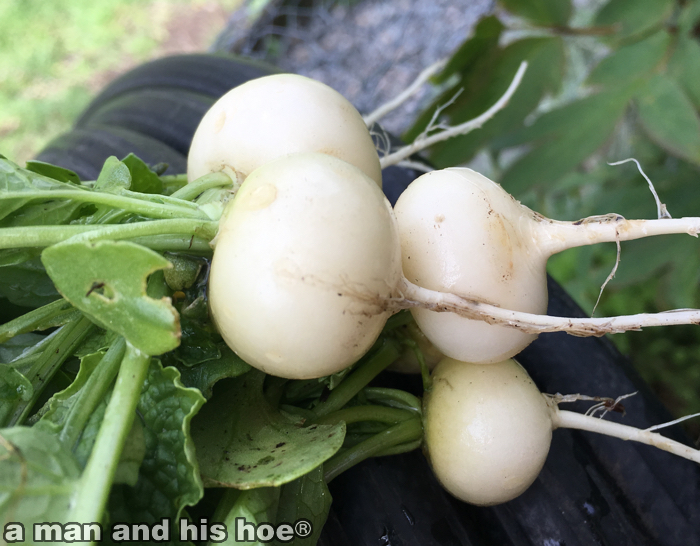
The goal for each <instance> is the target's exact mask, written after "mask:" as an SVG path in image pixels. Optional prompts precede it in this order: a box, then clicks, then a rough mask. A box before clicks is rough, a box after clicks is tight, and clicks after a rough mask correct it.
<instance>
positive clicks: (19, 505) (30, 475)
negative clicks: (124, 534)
mask: <svg viewBox="0 0 700 546" xmlns="http://www.w3.org/2000/svg"><path fill="white" fill-rule="evenodd" d="M79 476H80V469H79V468H78V465H77V463H76V461H75V458H74V457H73V455H72V454H71V453H70V452H68V451H67V450H65V449H64V448H63V446H62V445H61V443H60V442H59V440H58V438H57V437H56V436H55V435H53V434H50V433H48V432H46V431H43V430H40V429H37V428H27V427H12V428H6V429H2V430H0V484H1V485H0V519H2V520H3V521H5V522H7V521H21V522H22V523H23V524H24V525H25V527H26V528H27V529H31V528H32V525H33V524H34V523H38V522H55V521H60V522H65V521H66V516H67V514H68V508H69V506H70V501H71V495H72V493H73V491H74V490H75V486H76V482H77V480H78V478H79Z"/></svg>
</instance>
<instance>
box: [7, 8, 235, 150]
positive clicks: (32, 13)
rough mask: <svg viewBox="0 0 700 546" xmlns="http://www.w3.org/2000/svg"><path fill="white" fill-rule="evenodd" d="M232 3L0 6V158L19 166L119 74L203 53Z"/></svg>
mask: <svg viewBox="0 0 700 546" xmlns="http://www.w3.org/2000/svg"><path fill="white" fill-rule="evenodd" d="M240 2H241V0H170V1H169V2H163V1H161V0H146V1H144V0H100V1H99V2H94V1H91V0H50V1H47V0H2V1H0V153H3V154H4V155H6V156H8V157H12V158H13V160H15V161H16V162H18V163H20V164H24V161H25V160H27V159H29V158H30V157H32V156H33V155H34V154H36V152H37V151H38V150H39V149H40V148H41V147H42V146H43V145H44V144H45V143H46V142H48V141H49V140H51V139H52V138H53V137H55V136H56V135H58V134H60V133H61V132H63V131H66V130H67V129H68V128H69V127H70V124H71V123H72V121H73V120H74V119H75V118H76V117H77V116H78V115H79V114H80V112H81V111H82V110H83V109H84V108H85V106H86V105H87V104H88V102H89V101H90V98H91V97H92V96H93V95H95V94H96V93H97V92H98V91H99V90H100V89H101V88H102V87H103V86H104V85H105V84H106V83H107V82H108V81H110V80H111V79H112V78H113V77H114V76H116V75H117V74H119V73H120V72H124V71H126V70H127V69H128V68H130V67H132V66H135V65H136V64H138V63H140V62H143V61H145V60H148V59H150V58H153V57H154V56H157V55H163V54H164V53H166V52H171V53H174V52H178V51H188V50H192V49H206V47H208V45H209V44H210V42H211V40H213V38H214V36H215V35H216V33H217V32H219V30H220V27H221V26H223V24H224V22H225V20H226V14H227V13H228V12H230V11H232V10H233V9H234V8H235V7H237V6H238V5H239V4H240ZM198 26H199V27H201V28H199V29H198V28H197V27H198ZM202 29H204V30H206V31H203V30H202Z"/></svg>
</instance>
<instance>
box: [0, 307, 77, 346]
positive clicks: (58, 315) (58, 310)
mask: <svg viewBox="0 0 700 546" xmlns="http://www.w3.org/2000/svg"><path fill="white" fill-rule="evenodd" d="M76 313H79V311H76V310H75V309H73V306H72V305H71V304H70V303H68V302H67V301H66V300H64V299H63V298H61V299H60V300H56V301H54V302H52V303H49V304H48V305H44V306H43V307H39V308H38V309H34V310H33V311H29V312H28V313H25V314H24V315H22V316H21V317H17V318H16V319H14V320H11V321H10V322H6V323H5V324H3V325H2V326H0V343H5V342H6V341H7V340H8V339H12V338H13V337H15V336H17V335H19V334H26V333H27V332H34V331H35V330H45V329H46V328H52V327H54V326H60V325H61V324H63V323H64V321H65V320H68V319H70V318H71V317H72V316H73V315H75V314H76Z"/></svg>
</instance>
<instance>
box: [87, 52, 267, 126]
mask: <svg viewBox="0 0 700 546" xmlns="http://www.w3.org/2000/svg"><path fill="white" fill-rule="evenodd" d="M277 71H278V70H277V69H276V68H274V67H273V66H271V65H268V64H265V63H261V62H259V61H253V60H250V59H244V58H241V57H235V56H233V55H217V54H209V53H195V54H187V55H173V56H170V57H163V58H161V59H156V60H155V61H151V62H148V63H145V64H143V65H141V66H138V67H136V68H134V69H133V70H130V71H129V72H127V73H126V74H124V75H122V76H120V77H119V78H117V79H116V80H114V81H113V82H112V83H110V84H109V85H108V86H107V87H105V88H104V90H102V92H101V93H100V94H99V95H98V96H97V97H95V99H94V100H93V101H92V103H91V104H90V105H89V106H88V107H87V109H86V110H85V111H84V112H83V114H82V115H81V116H80V118H79V119H78V121H77V125H84V124H85V123H86V122H87V120H89V119H90V118H91V117H92V115H93V113H94V112H95V111H97V110H98V109H99V108H100V107H101V106H102V105H103V104H105V103H107V102H110V101H111V100H112V99H114V98H115V97H118V96H121V95H124V94H126V93H129V92H131V91H135V90H137V89H158V88H171V89H181V90H183V91H190V92H192V93H201V94H203V95H208V96H210V97H213V98H218V97H220V96H221V95H223V94H224V93H226V91H228V90H229V89H232V88H233V87H236V86H237V85H240V84H242V83H244V82H247V81H248V80H252V79H253V78H259V77H261V76H267V75H269V74H272V73H275V72H277Z"/></svg>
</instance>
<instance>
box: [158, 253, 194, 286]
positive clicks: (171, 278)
mask: <svg viewBox="0 0 700 546" xmlns="http://www.w3.org/2000/svg"><path fill="white" fill-rule="evenodd" d="M168 260H170V263H172V264H173V267H172V268H171V269H167V270H166V271H165V272H164V273H165V282H167V283H168V286H169V287H170V288H171V289H172V290H186V289H187V288H190V287H191V286H192V285H193V284H194V283H195V281H196V280H197V277H198V276H199V272H200V271H201V270H202V266H203V265H204V260H201V259H197V258H193V257H190V256H180V255H179V254H168Z"/></svg>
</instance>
